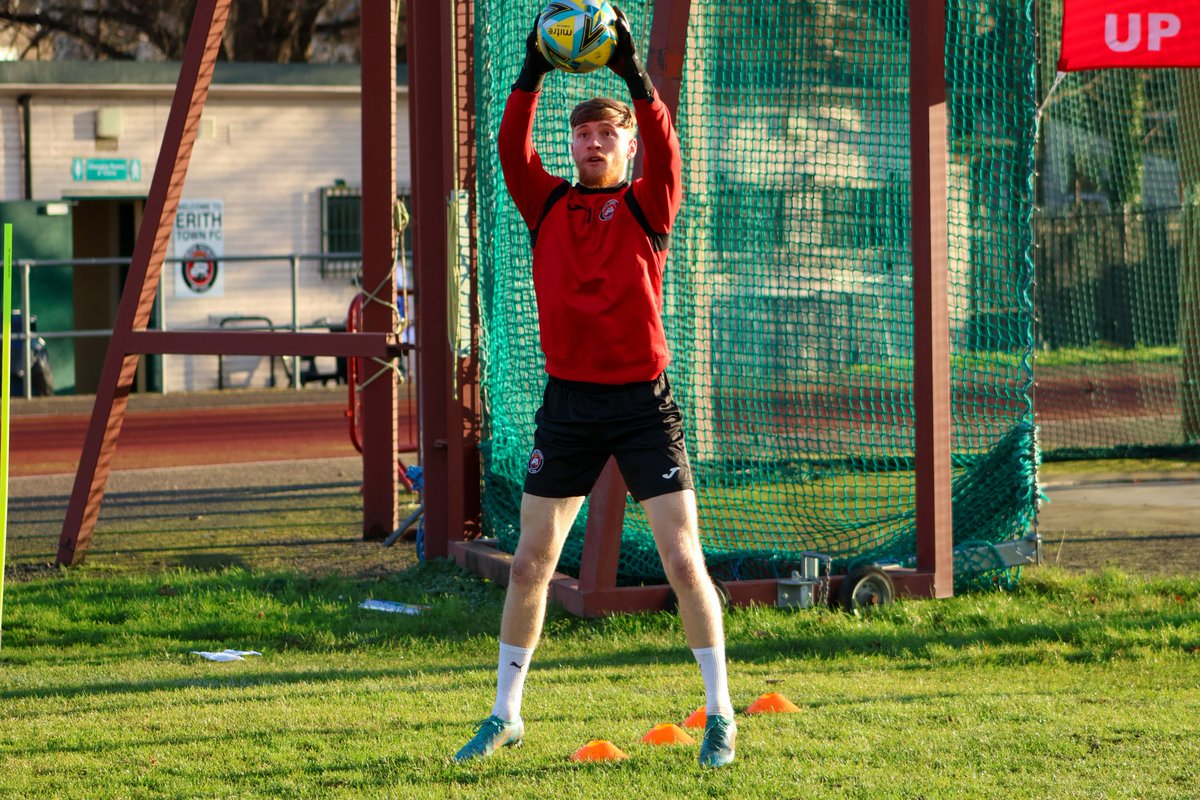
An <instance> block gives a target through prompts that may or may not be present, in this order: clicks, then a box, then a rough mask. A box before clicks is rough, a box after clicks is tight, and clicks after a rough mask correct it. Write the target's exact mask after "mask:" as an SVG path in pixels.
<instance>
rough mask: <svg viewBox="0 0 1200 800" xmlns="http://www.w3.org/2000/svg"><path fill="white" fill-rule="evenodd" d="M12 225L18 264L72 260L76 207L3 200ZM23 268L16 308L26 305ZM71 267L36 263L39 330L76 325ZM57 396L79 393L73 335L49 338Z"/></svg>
mask: <svg viewBox="0 0 1200 800" xmlns="http://www.w3.org/2000/svg"><path fill="white" fill-rule="evenodd" d="M3 223H10V224H11V225H12V226H13V264H14V265H16V264H19V263H20V262H21V261H31V260H37V261H69V260H70V259H71V258H73V257H74V253H73V252H72V233H71V206H70V204H69V203H63V202H47V201H39V200H13V201H4V202H0V224H3ZM21 274H22V270H20V269H14V270H13V283H14V284H15V286H14V287H13V288H14V292H13V308H14V309H19V308H23V307H24V306H23V303H24V294H23V291H22V285H21ZM73 294H74V293H73V290H72V268H71V266H70V265H69V264H65V265H63V266H56V267H33V268H32V269H31V270H30V273H29V298H30V313H31V314H32V316H33V317H36V318H37V328H38V332H39V333H42V334H45V333H47V332H51V331H69V330H72V329H73V328H74V327H75V325H74V322H75V308H74V300H73ZM46 349H47V350H48V351H49V353H50V368H51V371H52V373H53V375H54V393H55V394H73V393H74V391H75V345H74V343H73V342H72V341H71V340H70V339H53V338H48V339H46Z"/></svg>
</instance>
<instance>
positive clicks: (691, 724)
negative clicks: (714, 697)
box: [683, 706, 708, 728]
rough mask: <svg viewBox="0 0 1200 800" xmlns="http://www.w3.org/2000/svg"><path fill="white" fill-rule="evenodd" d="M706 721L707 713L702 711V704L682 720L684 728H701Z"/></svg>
mask: <svg viewBox="0 0 1200 800" xmlns="http://www.w3.org/2000/svg"><path fill="white" fill-rule="evenodd" d="M707 722H708V714H706V713H705V712H704V706H700V707H699V708H697V709H696V710H695V711H693V712H692V713H691V715H690V716H689V717H688V718H687V719H685V720H684V721H683V727H685V728H703V727H704V725H705V723H707Z"/></svg>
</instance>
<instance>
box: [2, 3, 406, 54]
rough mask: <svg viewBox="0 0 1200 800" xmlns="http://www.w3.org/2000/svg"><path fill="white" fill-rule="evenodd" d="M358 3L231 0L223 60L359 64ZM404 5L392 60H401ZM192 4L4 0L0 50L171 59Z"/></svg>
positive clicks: (182, 43)
mask: <svg viewBox="0 0 1200 800" xmlns="http://www.w3.org/2000/svg"><path fill="white" fill-rule="evenodd" d="M360 5H361V2H360V0H233V3H232V6H231V8H230V16H229V23H228V25H227V27H226V32H225V37H224V41H223V42H222V52H221V55H222V58H224V59H225V60H228V61H266V62H304V61H323V62H331V61H334V62H336V61H341V62H354V61H358V59H359V26H360V23H361V14H360ZM404 5H405V4H404V3H401V4H400V10H401V23H400V27H401V30H400V32H399V34H398V37H397V41H398V47H397V57H398V59H399V60H401V61H404V60H405V59H406V53H405V47H404V41H405V35H404ZM195 9H196V0H6V2H5V3H3V5H2V6H0V47H5V48H7V49H9V50H12V51H15V55H16V57H17V58H19V59H41V60H48V59H56V58H75V59H83V60H90V59H112V60H138V61H158V60H179V59H181V58H182V57H183V51H184V48H185V47H186V44H187V33H188V25H189V24H190V23H191V19H192V14H193V13H194V12H195Z"/></svg>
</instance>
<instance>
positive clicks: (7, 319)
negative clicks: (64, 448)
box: [0, 223, 28, 646]
mask: <svg viewBox="0 0 1200 800" xmlns="http://www.w3.org/2000/svg"><path fill="white" fill-rule="evenodd" d="M3 327H4V335H3V342H2V343H0V344H2V346H3V349H0V646H3V642H4V564H5V555H6V550H7V548H6V547H5V543H6V542H7V541H8V399H9V391H10V390H11V389H12V386H11V385H10V384H11V383H12V379H11V377H10V375H9V370H10V369H11V368H12V365H11V364H10V363H9V362H10V361H11V360H12V225H10V224H8V223H5V225H4V323H3ZM26 374H27V375H28V371H26ZM26 379H27V380H28V378H26Z"/></svg>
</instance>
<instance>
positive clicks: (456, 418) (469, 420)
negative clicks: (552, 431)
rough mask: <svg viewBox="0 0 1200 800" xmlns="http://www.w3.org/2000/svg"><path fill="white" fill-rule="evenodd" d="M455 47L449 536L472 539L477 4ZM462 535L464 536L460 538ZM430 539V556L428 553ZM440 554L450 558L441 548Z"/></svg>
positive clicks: (459, 17)
mask: <svg viewBox="0 0 1200 800" xmlns="http://www.w3.org/2000/svg"><path fill="white" fill-rule="evenodd" d="M454 13H455V16H454V41H455V42H456V45H455V56H456V57H455V62H454V63H455V67H454V88H455V97H456V103H455V121H456V124H455V132H456V134H457V136H456V139H457V141H456V148H455V166H456V168H457V175H456V177H457V181H458V186H459V188H462V189H466V190H467V197H468V203H469V209H468V214H467V222H468V228H469V230H468V236H469V238H470V252H469V260H470V269H471V293H470V303H469V306H470V307H469V309H461V310H460V312H459V313H465V314H468V315H469V317H470V332H471V338H470V348H469V350H468V352H467V354H466V355H465V356H463V357H460V356H459V354H457V353H456V354H455V355H454V366H455V369H456V370H457V374H456V376H455V381H456V385H457V387H458V391H457V392H455V393H452V394H451V395H450V397H449V398H448V400H447V405H446V420H447V423H446V427H447V434H448V436H447V444H448V446H449V447H448V451H447V454H446V455H447V476H446V479H447V482H448V483H447V487H446V488H447V492H448V502H449V508H450V515H451V517H450V519H449V522H448V524H447V532H448V533H449V532H454V535H453V537H452V538H455V539H457V538H467V539H474V538H477V537H478V536H479V534H480V530H481V527H480V522H481V521H480V510H481V509H480V505H481V503H480V500H481V498H480V491H481V483H480V479H481V477H482V475H481V472H482V470H481V465H480V463H479V437H480V433H481V424H482V420H481V419H480V413H481V407H480V404H479V279H478V278H479V271H478V266H479V260H478V246H477V244H478V243H477V240H476V236H475V231H476V230H477V228H476V192H475V2H474V0H455V2H454ZM458 531H462V533H461V534H457V532H458ZM428 549H429V547H428V538H426V552H428ZM438 552H439V554H441V555H444V556H448V555H449V552H448V551H446V552H443V550H442V549H441V546H440V545H439V549H438Z"/></svg>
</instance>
